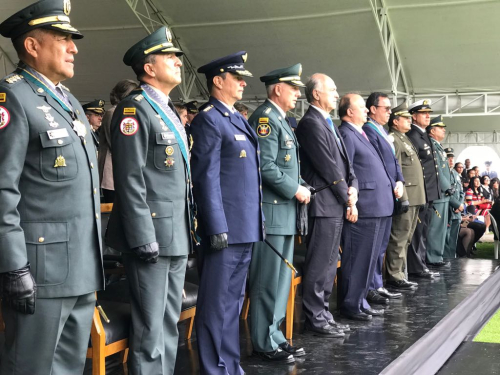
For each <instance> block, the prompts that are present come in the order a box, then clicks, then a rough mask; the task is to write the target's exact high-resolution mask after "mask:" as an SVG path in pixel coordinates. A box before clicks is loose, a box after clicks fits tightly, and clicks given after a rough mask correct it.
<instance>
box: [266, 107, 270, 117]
mask: <svg viewBox="0 0 500 375" xmlns="http://www.w3.org/2000/svg"><path fill="white" fill-rule="evenodd" d="M269 112H271V107H269V108H267V109H266V110H265V111H264V113H265V114H266V115H268V114H269Z"/></svg>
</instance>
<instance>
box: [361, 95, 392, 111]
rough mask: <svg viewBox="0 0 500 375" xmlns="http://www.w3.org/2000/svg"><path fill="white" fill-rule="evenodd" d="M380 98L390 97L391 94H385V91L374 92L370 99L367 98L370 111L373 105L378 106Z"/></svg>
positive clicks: (367, 106)
mask: <svg viewBox="0 0 500 375" xmlns="http://www.w3.org/2000/svg"><path fill="white" fill-rule="evenodd" d="M380 98H387V99H389V95H387V94H384V93H383V92H378V91H376V92H372V93H371V94H370V96H369V97H368V99H366V108H367V109H368V112H369V113H371V111H370V108H371V106H372V105H373V106H375V107H377V106H378V103H379V101H380Z"/></svg>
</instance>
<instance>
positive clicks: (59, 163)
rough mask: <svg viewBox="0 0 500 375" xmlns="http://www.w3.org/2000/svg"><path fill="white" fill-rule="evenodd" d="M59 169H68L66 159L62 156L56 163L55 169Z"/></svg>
mask: <svg viewBox="0 0 500 375" xmlns="http://www.w3.org/2000/svg"><path fill="white" fill-rule="evenodd" d="M59 167H66V159H64V156H62V155H59V156H58V157H57V159H56V161H55V163H54V168H59Z"/></svg>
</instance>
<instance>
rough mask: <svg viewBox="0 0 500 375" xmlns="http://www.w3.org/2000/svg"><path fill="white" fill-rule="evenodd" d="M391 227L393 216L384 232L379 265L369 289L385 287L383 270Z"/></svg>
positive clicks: (378, 260)
mask: <svg viewBox="0 0 500 375" xmlns="http://www.w3.org/2000/svg"><path fill="white" fill-rule="evenodd" d="M391 227H392V217H391V220H390V221H389V223H388V224H387V225H386V226H385V232H384V233H382V242H381V245H380V248H379V249H378V251H379V254H378V259H377V265H376V267H375V271H374V272H373V279H372V281H371V283H370V287H369V288H368V290H377V289H378V288H383V287H384V279H383V277H382V270H383V267H384V260H385V252H386V249H387V245H388V244H389V237H390V236H391Z"/></svg>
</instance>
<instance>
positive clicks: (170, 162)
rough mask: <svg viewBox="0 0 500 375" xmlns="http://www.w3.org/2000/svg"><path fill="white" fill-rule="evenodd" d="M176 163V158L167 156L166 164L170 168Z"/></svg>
mask: <svg viewBox="0 0 500 375" xmlns="http://www.w3.org/2000/svg"><path fill="white" fill-rule="evenodd" d="M174 164H175V159H174V158H167V159H166V160H165V166H167V167H168V168H170V167H173V166H174Z"/></svg>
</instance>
